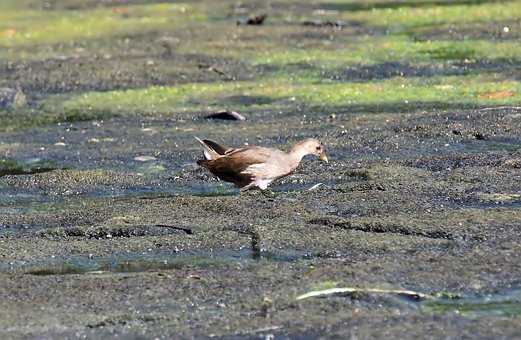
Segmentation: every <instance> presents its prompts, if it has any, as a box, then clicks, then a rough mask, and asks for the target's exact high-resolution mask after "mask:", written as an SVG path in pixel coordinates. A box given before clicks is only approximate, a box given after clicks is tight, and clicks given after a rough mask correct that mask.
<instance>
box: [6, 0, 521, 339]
mask: <svg viewBox="0 0 521 340" xmlns="http://www.w3.org/2000/svg"><path fill="white" fill-rule="evenodd" d="M135 3H136V4H137V3H139V4H140V5H143V4H145V5H146V4H150V2H146V1H136V2H135ZM35 4H36V2H31V1H29V2H27V4H25V5H24V6H29V7H28V8H31V9H32V10H38V11H39V10H42V11H47V12H59V11H65V12H66V11H71V12H75V11H89V10H92V8H108V9H111V8H120V7H121V6H123V4H121V2H119V1H87V2H77V1H70V2H67V1H58V0H57V1H49V2H48V5H46V6H47V7H46V8H41V7H38V6H39V5H35ZM133 4H134V2H125V4H124V6H130V7H131V6H133ZM188 5H190V6H196V8H198V9H206V10H207V11H208V12H209V13H210V14H211V15H209V16H208V18H206V19H205V21H203V23H201V21H196V22H193V23H190V24H187V26H183V27H181V28H180V27H177V26H175V23H172V25H173V26H172V28H170V29H169V30H168V29H163V31H161V30H160V31H154V30H153V31H150V32H143V33H141V34H137V33H135V32H133V33H132V34H130V33H129V36H128V37H121V36H119V35H116V36H113V37H105V38H103V39H94V38H89V39H86V40H85V41H81V40H80V41H75V42H74V43H72V44H62V45H61V46H58V45H56V44H54V43H53V44H49V45H45V46H38V45H36V46H27V45H23V46H21V47H11V48H12V49H13V50H14V52H13V53H15V54H16V53H20V54H21V55H22V54H24V53H26V52H27V50H31V49H34V51H40V52H41V51H42V50H45V49H48V48H51V47H56V48H57V51H58V53H59V54H63V55H64V56H65V57H64V58H60V59H56V56H54V57H52V58H51V57H46V56H45V53H43V54H42V55H34V56H32V57H31V58H25V59H24V58H19V60H18V59H15V60H13V59H12V58H7V57H6V58H5V60H2V59H0V75H1V76H2V77H1V78H2V80H1V81H0V86H9V87H12V88H15V87H16V85H19V86H20V87H21V88H22V89H23V90H24V93H26V95H27V96H28V98H29V104H28V107H26V108H22V109H5V110H0V118H1V119H2V121H3V122H5V124H4V126H3V127H0V131H2V132H1V133H0V329H1V330H0V335H1V337H2V338H13V339H17V338H20V339H21V338H45V339H46V338H49V339H51V338H78V337H85V338H106V337H114V336H118V337H124V338H131V339H132V338H133V339H141V338H172V337H184V338H195V337H197V338H208V337H212V338H223V339H230V338H231V339H244V338H248V339H250V338H267V337H271V336H275V338H303V339H314V338H320V337H326V338H327V337H331V338H335V337H339V338H347V337H349V338H386V337H392V338H411V339H412V338H418V337H432V338H466V337H469V338H471V337H472V338H483V339H486V338H515V337H519V336H521V333H520V329H519V321H520V317H521V302H520V299H521V298H520V294H519V289H520V287H521V280H520V277H521V264H520V262H519V260H518V258H519V254H521V235H520V233H519V229H520V226H521V171H520V169H521V138H520V137H519V136H521V110H520V109H519V107H518V105H517V104H516V100H517V97H516V96H517V94H516V93H513V92H515V91H514V90H511V89H510V88H507V89H504V88H503V87H501V86H503V85H502V84H503V83H502V82H503V81H509V80H517V78H518V74H517V73H518V64H517V60H519V59H509V58H503V59H498V58H492V57H490V58H483V59H481V58H474V59H473V60H467V61H465V59H466V57H467V56H466V55H455V54H452V55H449V57H448V59H447V58H445V57H446V55H438V56H436V55H434V56H433V57H432V58H431V59H430V60H428V61H425V60H424V59H422V58H425V53H423V52H418V53H417V56H416V57H418V58H419V59H420V60H423V61H422V62H421V63H418V62H417V59H414V58H411V60H407V59H402V60H389V61H385V62H376V63H361V62H360V61H356V60H355V61H354V62H350V63H346V65H341V66H339V65H338V63H336V62H335V63H330V59H328V55H322V57H324V58H325V59H323V60H322V59H320V58H318V59H315V60H312V61H304V62H302V61H298V60H297V61H295V60H292V58H289V59H290V60H287V62H281V60H284V59H277V60H276V61H273V60H271V59H269V58H267V57H266V58H264V57H263V58H264V59H258V60H256V61H253V60H252V58H253V57H252V55H251V54H250V55H247V56H241V55H239V54H238V53H235V52H234V51H233V48H237V46H241V48H244V49H243V50H241V51H242V52H244V53H246V54H247V53H248V51H254V52H255V54H258V56H257V57H259V56H260V55H263V53H265V52H266V50H268V51H269V48H274V46H277V45H280V46H284V45H281V44H282V43H284V42H289V44H290V45H289V46H285V48H286V47H287V50H288V51H291V50H292V49H295V48H297V46H300V48H303V49H308V48H310V49H311V48H313V46H315V47H316V46H317V45H316V44H319V46H327V47H325V49H326V50H327V51H334V50H335V46H337V45H335V44H338V46H339V45H341V44H342V43H343V42H346V41H349V40H350V39H354V38H353V37H354V36H355V35H356V34H363V35H365V36H366V38H367V37H369V38H370V39H373V38H374V39H381V38H382V36H384V35H385V34H387V33H386V32H385V30H384V31H382V30H381V26H378V25H373V24H369V23H364V21H363V20H362V19H360V18H358V21H356V20H355V19H353V20H347V21H346V22H347V26H346V27H343V28H342V29H336V28H331V27H314V26H311V27H309V26H303V25H300V24H299V23H301V22H302V21H305V20H307V19H309V18H314V17H316V16H321V17H322V16H327V20H330V21H331V20H333V21H335V20H337V19H338V18H337V17H341V16H342V15H344V12H345V13H349V12H353V13H355V14H353V15H357V14H356V13H359V12H360V13H362V14H364V13H365V12H366V11H370V12H371V11H373V8H374V10H382V11H392V10H400V8H402V7H403V8H404V10H411V8H413V9H414V8H418V9H422V8H430V7H437V6H439V7H443V8H445V9H447V8H449V9H450V8H452V7H454V6H456V7H457V6H469V7H473V6H487V5H490V6H493V5H497V4H496V2H494V1H456V2H448V1H447V2H446V1H425V2H412V1H410V2H409V1H408V2H395V1H382V2H370V3H365V2H364V3H361V2H360V3H358V2H353V3H352V4H351V3H350V4H341V3H322V2H321V3H320V4H317V5H316V6H315V5H302V6H297V5H295V4H293V3H290V2H286V1H284V2H276V3H273V4H271V5H270V7H266V6H265V4H264V3H263V2H252V3H251V4H246V5H237V6H230V4H229V3H221V2H216V3H215V4H213V3H212V4H210V3H206V2H202V1H201V2H199V1H198V2H193V3H192V2H190V3H188ZM35 6H36V7H35ZM197 6H199V7H197ZM212 6H215V7H212ZM265 9H269V10H270V12H269V15H268V17H267V18H266V21H265V22H264V24H263V25H262V26H258V27H246V26H236V25H235V21H236V19H237V17H240V16H243V17H244V16H248V15H249V14H251V13H254V12H255V13H256V12H261V11H262V10H265ZM117 11H121V10H120V9H117V10H116V12H117ZM317 11H318V12H317ZM205 13H206V12H205ZM317 13H318V14H317ZM324 13H325V14H324ZM118 14H119V13H118ZM284 15H285V16H284ZM291 15H295V17H292V16H291ZM321 20H326V19H321ZM476 25H478V23H476ZM479 25H481V24H479ZM483 25H485V24H483ZM509 25H511V26H512V27H514V26H513V25H512V24H509ZM485 26H486V25H485ZM496 26H497V25H496V23H491V24H490V25H488V26H487V27H488V28H489V29H490V30H495V27H496ZM187 27H188V28H187ZM426 27H427V28H429V27H430V26H429V25H427V26H426ZM427 28H425V30H419V31H418V32H416V33H415V34H418V36H421V35H422V34H424V35H425V37H427V38H428V39H433V40H436V39H440V40H441V39H446V38H447V36H448V35H450V34H452V33H451V32H450V31H449V29H448V28H447V27H445V26H443V25H441V24H440V25H439V27H435V29H436V30H432V31H430V32H427ZM430 28H432V27H430ZM430 28H429V29H430ZM277 30H279V32H278V33H276V34H275V33H273V32H275V31H277ZM212 31H215V32H216V33H223V32H224V33H227V34H228V35H227V36H226V37H227V38H226V39H225V40H224V42H223V40H222V39H221V38H220V39H217V38H215V35H212V34H210V32H212ZM0 32H3V31H2V30H1V29H0ZM426 32H427V33H426ZM174 33H175V34H174ZM153 36H154V37H155V39H152V38H151V37H153ZM165 36H168V37H169V36H172V37H174V38H175V39H174V38H172V39H166V40H165V39H163V40H164V41H163V40H161V39H160V38H161V37H165ZM331 37H333V39H330V38H331ZM487 37H488V36H487V35H484V36H482V37H481V38H483V39H488V38H487ZM228 38H229V39H228ZM369 38H368V39H369ZM391 38H392V37H391ZM127 39H128V40H127ZM177 39H179V41H178V40H177ZM190 39H193V42H192V43H191V44H194V46H188V47H187V46H186V45H184V44H186V41H192V40H190ZM447 39H448V38H447ZM490 39H491V40H492V38H490ZM326 40H327V41H328V44H325V43H324V41H326ZM0 41H1V40H0ZM165 41H166V42H165ZM165 44H166V45H165ZM168 44H172V45H171V46H170V45H168ZM177 44H179V45H177ZM227 44H229V45H227ZM255 44H257V45H255ZM322 44H324V45H322ZM330 44H332V45H330ZM188 45H190V44H188ZM125 46H126V47H125ZM165 46H166V47H165ZM223 47H224V48H223ZM226 47H229V50H226ZM277 48H279V47H276V48H275V49H274V51H275V50H276V51H277V53H279V52H280V51H279V50H277ZM218 49H220V51H221V52H216V51H217V50H218ZM433 50H435V49H433ZM100 51H101V52H100ZM118 51H119V52H118ZM293 52H294V51H293ZM449 52H450V51H449ZM456 52H457V51H456ZM96 53H97V55H94V54H96ZM273 53H274V54H275V52H273ZM353 53H354V52H353ZM367 53H368V55H372V54H371V53H372V52H367ZM375 53H376V52H375ZM431 55H432V53H431ZM475 56H476V55H475ZM444 58H445V59H444ZM215 70H218V72H216V71H215ZM474 75H478V76H480V77H482V78H476V79H474V78H472V79H471V81H472V82H476V83H480V82H482V81H485V80H487V79H489V77H492V78H493V79H495V80H497V83H498V84H500V85H498V86H499V87H498V88H492V89H489V88H483V89H482V88H479V87H478V90H476V93H472V95H473V97H465V98H460V100H454V101H448V100H446V98H444V97H443V96H439V97H429V99H426V100H416V99H414V100H412V99H411V100H410V101H408V100H406V101H404V100H402V99H401V98H399V97H393V96H392V95H389V96H388V100H385V101H371V100H366V101H362V102H353V103H351V104H345V103H343V102H340V103H339V102H335V101H334V100H330V101H328V100H324V101H320V102H318V101H309V102H306V101H305V100H302V101H301V100H300V99H301V98H307V97H303V96H302V94H301V93H297V94H296V95H295V96H292V95H287V96H281V95H278V91H282V90H281V88H280V87H279V88H277V87H274V88H273V89H270V88H268V86H273V83H276V81H273V82H272V83H268V84H271V85H266V84H265V83H262V81H261V80H265V79H266V78H270V79H275V80H277V79H281V81H282V84H283V85H282V87H284V86H285V85H284V84H292V83H291V81H294V82H299V81H302V82H309V84H312V85H317V84H318V85H317V86H319V85H322V84H323V83H322V82H324V83H325V84H327V85H329V84H331V83H334V84H340V85H341V84H351V83H352V84H360V83H368V84H374V83H373V82H378V81H386V80H391V81H394V80H396V79H400V80H403V79H405V80H407V79H409V80H410V79H412V80H413V81H417V80H424V81H425V82H427V84H430V83H429V81H431V82H434V83H435V85H434V86H445V85H438V84H437V83H436V82H437V81H438V79H439V77H455V78H450V79H456V78H457V77H462V78H465V77H469V76H474ZM277 77H278V78H277ZM299 77H300V78H299ZM458 79H459V78H458ZM465 79H467V78H465ZM251 81H253V82H256V81H258V82H259V84H262V86H260V85H259V86H260V87H263V88H264V92H262V91H260V92H256V90H257V89H255V88H253V89H252V88H246V89H245V88H241V87H240V84H242V83H243V82H251ZM235 82H236V84H237V87H234V86H235V85H234V84H235ZM306 84H307V83H306ZM376 84H377V85H378V83H376ZM180 85H183V86H188V87H190V86H191V90H190V89H188V90H187V88H186V87H185V88H181V89H182V90H180V91H181V92H182V91H189V92H190V91H191V92H190V96H189V98H188V99H187V100H186V101H183V102H181V104H179V105H178V106H175V105H173V106H172V107H171V108H168V109H164V108H161V109H156V108H144V109H142V108H141V107H140V108H136V107H135V106H133V105H134V104H132V103H133V102H131V101H129V102H128V103H130V104H128V103H127V102H125V101H121V102H118V104H114V107H112V106H111V103H110V102H109V103H108V104H107V109H106V110H105V109H103V110H102V109H99V110H98V109H96V110H98V111H95V110H94V109H93V111H90V109H89V108H86V107H85V108H84V107H82V106H80V107H79V108H78V107H75V109H74V110H76V111H71V110H66V109H64V108H63V105H62V104H63V102H66V101H67V100H69V99H70V98H76V97H77V96H81V95H83V94H87V93H91V92H96V93H97V92H100V93H111V92H110V91H118V90H122V91H124V90H126V89H136V90H139V89H144V90H146V89H147V88H149V87H152V86H164V87H165V88H169V87H171V88H173V89H177V87H176V86H180ZM288 86H289V85H288ZM378 86H379V85H378ZM408 86H409V85H408ZM421 86H423V84H422V85H421ZM425 86H427V85H425ZM476 86H477V85H476ZM505 86H506V85H505ZM215 89H217V90H219V91H217V90H215ZM222 89H230V90H229V91H227V90H226V91H225V90H222ZM107 91H108V92H107ZM212 91H214V92H212ZM378 91H379V90H378V89H377V91H376V92H374V93H375V94H376V95H377V94H378ZM382 91H383V90H382ZM207 92H212V93H213V94H214V96H207ZM511 92H512V93H511ZM129 93H130V92H129ZM115 95H119V96H122V97H124V99H127V98H126V97H125V92H123V94H120V93H119V92H118V93H117V94H115ZM175 95H178V93H177V92H172V96H175ZM349 95H353V97H355V96H356V93H350V94H349ZM75 96H76V97H75ZM128 96H131V95H128ZM367 96H370V95H367ZM468 98H473V100H470V99H468ZM483 98H485V99H483ZM491 98H492V99H491ZM489 99H490V101H484V100H489ZM108 100H111V98H109V99H108ZM94 104H96V103H93V105H94ZM60 110H61V111H60ZM131 110H133V111H132V114H130V113H129V114H127V111H131ZM219 110H237V112H240V113H241V114H244V116H246V117H247V120H245V121H218V120H210V119H205V117H206V116H207V114H208V113H211V112H216V111H219ZM193 136H198V137H201V138H211V139H212V140H216V141H218V142H220V143H223V144H224V145H229V146H240V145H244V144H245V143H248V144H260V145H266V146H272V147H279V148H283V149H287V148H289V147H290V145H291V144H292V143H294V142H296V141H298V140H300V139H303V138H308V137H318V138H320V140H321V141H322V142H323V144H324V145H325V147H326V151H327V154H328V157H329V159H330V163H329V164H325V163H320V162H319V161H318V160H316V159H314V158H312V157H309V158H305V159H304V161H303V163H302V164H301V166H300V167H299V168H298V169H297V171H296V172H295V173H294V174H292V175H291V176H289V177H286V178H283V179H280V180H278V181H276V182H275V183H274V184H273V185H272V186H271V187H270V188H271V189H272V192H271V193H269V194H263V193H261V192H258V191H250V192H242V193H241V192H239V190H238V189H236V188H234V187H233V186H232V185H230V184H227V183H223V182H220V181H218V180H217V179H215V178H214V177H213V176H211V175H210V174H209V173H208V172H206V171H204V169H201V168H199V167H197V165H196V164H195V162H196V160H197V159H199V158H200V157H202V155H201V150H200V148H199V145H198V143H197V142H196V141H195V139H194V138H193ZM333 287H354V288H362V289H363V288H369V289H370V288H379V289H391V290H392V289H407V290H413V291H416V292H419V293H423V294H426V295H428V296H431V297H433V298H432V299H428V300H411V299H407V298H403V297H400V296H396V295H393V294H372V293H364V292H361V293H356V294H344V295H342V294H340V295H337V294H335V295H328V296H323V297H317V298H309V299H305V300H297V297H298V296H299V295H302V294H305V293H308V292H311V291H317V290H322V289H328V288H333Z"/></svg>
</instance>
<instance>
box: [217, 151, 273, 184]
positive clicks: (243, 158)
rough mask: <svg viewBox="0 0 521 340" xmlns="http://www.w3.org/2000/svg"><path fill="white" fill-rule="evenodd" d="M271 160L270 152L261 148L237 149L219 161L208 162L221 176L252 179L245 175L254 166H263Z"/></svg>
mask: <svg viewBox="0 0 521 340" xmlns="http://www.w3.org/2000/svg"><path fill="white" fill-rule="evenodd" d="M269 158H270V153H269V150H266V149H265V148H260V147H247V148H241V149H235V150H234V151H232V152H230V153H228V154H225V155H223V156H221V157H219V158H217V159H214V160H212V161H210V162H207V165H208V168H209V169H210V170H211V171H212V172H214V173H216V174H219V175H221V176H227V177H228V176H232V177H245V176H246V177H252V175H254V174H249V173H244V171H245V170H246V169H247V168H248V167H250V166H252V165H259V166H260V165H261V164H263V163H265V162H266V161H267V160H268V159H269Z"/></svg>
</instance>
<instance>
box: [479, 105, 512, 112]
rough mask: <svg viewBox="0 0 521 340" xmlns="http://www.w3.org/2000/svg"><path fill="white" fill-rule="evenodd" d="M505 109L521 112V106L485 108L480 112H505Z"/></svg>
mask: <svg viewBox="0 0 521 340" xmlns="http://www.w3.org/2000/svg"><path fill="white" fill-rule="evenodd" d="M504 109H511V110H521V106H493V107H484V108H481V109H478V110H479V111H491V110H504Z"/></svg>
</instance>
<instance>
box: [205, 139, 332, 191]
mask: <svg viewBox="0 0 521 340" xmlns="http://www.w3.org/2000/svg"><path fill="white" fill-rule="evenodd" d="M195 139H196V140H197V141H198V142H199V143H200V144H201V146H202V147H203V155H204V159H200V160H198V161H197V164H198V165H199V166H201V167H204V168H206V169H208V170H209V171H210V172H211V173H212V174H214V175H215V176H216V177H218V178H219V179H221V180H223V181H226V182H231V183H233V184H235V186H237V187H238V188H240V189H241V191H245V190H249V189H254V188H258V189H260V190H261V191H264V190H266V189H267V188H268V186H269V185H270V184H271V183H272V182H273V181H275V180H277V179H279V178H282V177H285V176H288V175H290V174H291V173H292V172H293V171H295V169H296V168H297V167H298V165H299V164H300V161H301V160H302V158H304V156H307V155H315V156H317V157H318V158H319V159H320V160H321V161H324V162H326V163H327V162H328V159H327V156H326V152H325V150H324V146H323V145H322V143H321V142H320V141H318V140H317V139H314V138H308V139H304V140H302V141H300V142H298V143H296V144H295V145H293V146H292V147H291V149H290V150H289V151H288V152H285V151H281V150H279V149H275V148H267V147H262V146H254V145H251V146H246V147H242V148H229V147H226V146H223V145H221V144H219V143H216V142H214V141H211V140H209V139H203V140H201V139H200V138H198V137H195Z"/></svg>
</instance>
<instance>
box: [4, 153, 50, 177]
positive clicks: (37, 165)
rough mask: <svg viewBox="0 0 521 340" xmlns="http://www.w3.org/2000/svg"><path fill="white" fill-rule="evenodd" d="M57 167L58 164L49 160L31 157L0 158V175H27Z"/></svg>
mask: <svg viewBox="0 0 521 340" xmlns="http://www.w3.org/2000/svg"><path fill="white" fill-rule="evenodd" d="M56 169H58V165H57V164H56V163H55V162H53V161H49V160H44V159H40V158H31V159H27V160H25V161H14V160H10V159H0V177H2V176H6V175H29V174H36V173H42V172H49V171H52V170H56Z"/></svg>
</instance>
